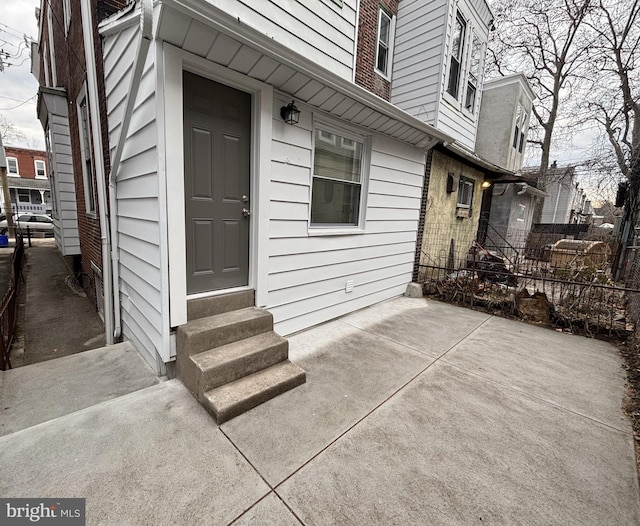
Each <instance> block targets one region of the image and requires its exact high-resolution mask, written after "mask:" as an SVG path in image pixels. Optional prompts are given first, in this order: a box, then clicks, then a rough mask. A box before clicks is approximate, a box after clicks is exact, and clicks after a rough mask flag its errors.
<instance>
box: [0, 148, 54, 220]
mask: <svg viewBox="0 0 640 526" xmlns="http://www.w3.org/2000/svg"><path fill="white" fill-rule="evenodd" d="M5 152H6V155H7V176H8V183H9V195H10V199H11V209H12V211H13V212H14V213H18V212H35V213H38V214H40V213H42V214H45V213H49V212H50V211H51V191H50V187H49V177H48V170H47V152H43V151H40V150H32V149H29V148H16V147H13V146H6V147H5ZM0 208H1V209H2V212H6V210H7V206H6V205H5V203H4V195H3V194H2V192H0Z"/></svg>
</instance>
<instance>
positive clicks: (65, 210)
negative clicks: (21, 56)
mask: <svg viewBox="0 0 640 526" xmlns="http://www.w3.org/2000/svg"><path fill="white" fill-rule="evenodd" d="M65 102H66V101H65ZM48 125H49V130H50V137H51V145H50V148H51V159H52V166H51V173H50V174H49V175H50V179H51V186H52V188H51V189H52V191H53V193H54V196H52V200H55V202H56V207H55V209H54V211H53V226H54V235H55V238H56V243H57V245H58V249H59V250H60V252H61V253H62V255H63V256H72V255H77V254H80V234H79V231H78V210H77V205H76V190H75V183H74V177H73V160H72V157H71V137H70V135H69V120H68V119H67V117H66V116H63V115H56V114H51V115H49V123H48Z"/></svg>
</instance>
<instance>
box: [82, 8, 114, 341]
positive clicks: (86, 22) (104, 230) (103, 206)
mask: <svg viewBox="0 0 640 526" xmlns="http://www.w3.org/2000/svg"><path fill="white" fill-rule="evenodd" d="M80 11H81V14H82V27H83V28H84V31H83V32H82V34H83V39H84V56H85V58H86V62H87V95H88V97H89V110H90V114H91V122H92V123H93V126H91V134H92V139H93V144H94V151H96V155H94V156H93V160H94V163H95V168H96V183H97V186H96V189H97V191H98V201H99V206H98V212H99V217H100V237H101V240H102V275H103V280H102V285H103V287H104V331H105V340H106V344H107V345H112V344H113V342H114V339H113V303H112V300H113V296H112V290H111V289H112V287H111V260H110V258H109V253H110V252H111V243H110V239H109V229H108V226H109V225H108V222H107V195H106V188H105V168H104V158H103V142H102V119H101V118H100V98H99V94H98V75H97V73H96V55H95V48H94V42H93V27H94V24H93V18H92V16H91V13H92V2H91V0H81V9H80Z"/></svg>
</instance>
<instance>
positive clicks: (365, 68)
mask: <svg viewBox="0 0 640 526" xmlns="http://www.w3.org/2000/svg"><path fill="white" fill-rule="evenodd" d="M398 1H399V0H361V1H360V14H359V18H358V47H357V53H356V75H355V80H356V84H358V85H360V86H362V87H363V88H365V89H367V90H369V91H371V92H372V93H375V94H376V95H378V97H381V98H383V99H385V100H389V97H390V92H391V83H390V82H389V81H388V80H387V79H385V78H384V77H382V76H380V75H379V74H378V73H376V70H375V66H376V48H377V43H378V42H377V38H378V9H379V8H380V7H381V6H382V7H384V8H385V9H386V10H387V11H388V12H389V13H390V14H392V15H394V16H395V15H397V14H398ZM389 60H393V56H390V57H389Z"/></svg>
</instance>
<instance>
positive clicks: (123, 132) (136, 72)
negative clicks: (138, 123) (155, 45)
mask: <svg viewBox="0 0 640 526" xmlns="http://www.w3.org/2000/svg"><path fill="white" fill-rule="evenodd" d="M85 1H87V0H85ZM152 18H153V3H152V0H142V1H141V3H140V39H139V40H138V49H137V50H136V56H135V58H134V63H133V64H134V66H133V73H132V74H131V82H130V83H129V90H128V91H127V100H126V103H125V109H124V115H123V117H122V123H121V126H120V134H119V135H118V141H117V143H116V150H115V153H114V154H113V158H112V159H111V173H110V174H109V210H110V211H111V214H110V222H111V225H110V226H111V235H112V238H113V242H112V245H111V260H112V274H113V304H114V306H115V327H114V337H115V338H119V337H120V334H121V332H122V323H121V319H120V265H119V259H120V258H119V255H118V254H119V253H118V246H119V245H118V243H119V242H118V224H117V220H118V214H117V210H118V200H117V196H116V184H117V181H118V171H119V169H120V161H121V159H122V150H123V149H124V143H125V140H126V138H127V133H128V132H129V124H130V123H131V116H132V115H133V105H134V103H135V100H136V97H137V95H138V88H139V87H140V79H141V78H142V73H143V70H144V62H145V59H146V57H147V52H148V51H149V46H150V44H151V38H152V30H151V26H152Z"/></svg>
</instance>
